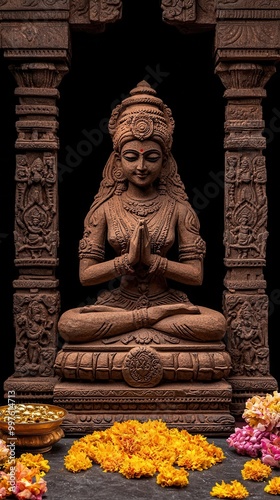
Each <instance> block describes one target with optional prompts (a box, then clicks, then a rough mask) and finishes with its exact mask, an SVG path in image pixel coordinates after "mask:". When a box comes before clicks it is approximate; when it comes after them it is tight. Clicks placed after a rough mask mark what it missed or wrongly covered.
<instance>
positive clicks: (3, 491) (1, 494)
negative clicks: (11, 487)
mask: <svg viewBox="0 0 280 500" xmlns="http://www.w3.org/2000/svg"><path fill="white" fill-rule="evenodd" d="M7 493H8V492H7V490H6V488H4V486H2V488H0V500H2V498H6V496H7Z"/></svg>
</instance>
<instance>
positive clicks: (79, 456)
mask: <svg viewBox="0 0 280 500" xmlns="http://www.w3.org/2000/svg"><path fill="white" fill-rule="evenodd" d="M64 465H65V467H66V469H67V470H69V471H71V472H79V471H81V470H87V469H89V468H90V467H91V466H92V461H91V460H90V459H89V458H88V456H87V455H86V453H85V452H84V451H76V452H75V453H72V454H70V455H67V456H66V457H65V458H64Z"/></svg>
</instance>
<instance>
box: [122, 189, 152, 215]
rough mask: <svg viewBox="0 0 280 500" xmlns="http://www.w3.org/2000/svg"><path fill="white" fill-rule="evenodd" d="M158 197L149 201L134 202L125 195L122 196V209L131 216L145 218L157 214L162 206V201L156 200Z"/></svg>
mask: <svg viewBox="0 0 280 500" xmlns="http://www.w3.org/2000/svg"><path fill="white" fill-rule="evenodd" d="M157 199H158V196H156V197H154V198H153V199H151V200H144V201H142V200H135V199H133V198H130V197H129V196H128V195H127V194H125V195H123V196H122V204H123V208H124V209H125V210H126V211H127V212H130V213H131V214H133V215H138V217H147V215H150V214H153V213H155V212H158V211H159V210H160V208H161V206H162V200H158V201H156V200H157Z"/></svg>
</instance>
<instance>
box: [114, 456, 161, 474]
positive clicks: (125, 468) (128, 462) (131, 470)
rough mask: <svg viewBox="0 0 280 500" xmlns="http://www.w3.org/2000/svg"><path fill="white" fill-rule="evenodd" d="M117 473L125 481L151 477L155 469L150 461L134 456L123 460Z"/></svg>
mask: <svg viewBox="0 0 280 500" xmlns="http://www.w3.org/2000/svg"><path fill="white" fill-rule="evenodd" d="M119 471H120V473H121V474H122V475H123V476H125V477H126V478H127V479H130V478H133V477H134V478H139V477H141V476H153V475H154V474H155V473H156V467H155V465H154V464H153V462H152V460H146V459H143V458H140V457H137V456H136V455H134V456H132V457H131V458H130V457H126V458H125V459H124V460H123V463H122V464H121V466H120V468H119Z"/></svg>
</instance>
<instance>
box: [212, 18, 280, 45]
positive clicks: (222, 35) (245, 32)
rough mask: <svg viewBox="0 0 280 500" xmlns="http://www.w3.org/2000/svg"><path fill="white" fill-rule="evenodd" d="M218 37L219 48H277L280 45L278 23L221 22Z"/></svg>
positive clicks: (218, 25) (217, 32) (218, 26)
mask: <svg viewBox="0 0 280 500" xmlns="http://www.w3.org/2000/svg"><path fill="white" fill-rule="evenodd" d="M216 37H217V42H216V43H217V46H218V47H219V48H229V47H230V48H232V49H233V48H246V49H247V48H253V49H257V48H261V49H262V48H266V47H267V48H277V47H279V43H280V27H279V22H278V21H266V22H265V23H259V22H253V21H251V22H250V23H244V22H243V23H242V22H238V21H235V22H219V23H218V24H217V31H216Z"/></svg>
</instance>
